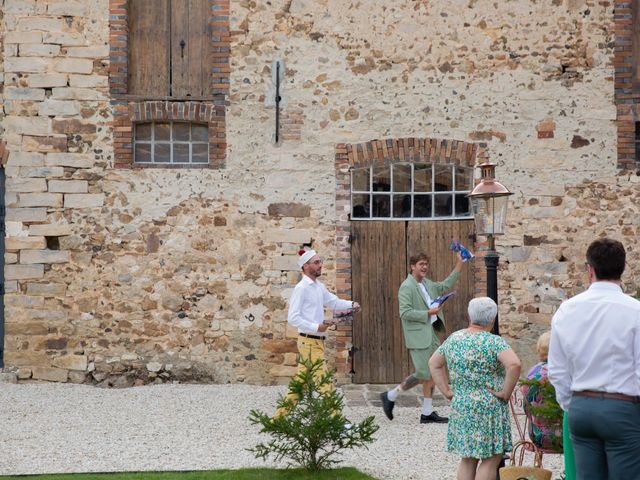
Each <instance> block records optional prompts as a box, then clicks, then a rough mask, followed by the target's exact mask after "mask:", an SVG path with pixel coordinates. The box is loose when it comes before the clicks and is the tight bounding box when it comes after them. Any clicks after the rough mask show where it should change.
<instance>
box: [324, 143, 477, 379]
mask: <svg viewBox="0 0 640 480" xmlns="http://www.w3.org/2000/svg"><path fill="white" fill-rule="evenodd" d="M486 146H487V144H486V143H468V142H463V141H459V140H451V139H447V140H441V139H430V138H400V139H385V140H372V141H369V142H364V143H358V144H345V143H339V144H337V145H336V148H335V175H336V219H337V221H336V293H337V294H338V296H340V297H342V298H351V245H350V244H349V236H350V234H351V221H350V219H349V213H350V212H351V174H350V172H351V169H353V168H361V167H370V166H375V165H380V166H382V165H393V164H395V163H436V164H446V165H450V164H452V165H459V166H466V167H474V166H475V165H476V164H477V163H482V162H485V161H488V158H487V150H486ZM411 221H420V220H411ZM479 247H480V245H479V244H477V243H476V244H474V250H475V253H476V256H477V257H478V260H477V261H476V262H474V264H475V265H476V267H474V271H473V274H474V276H475V286H476V294H477V293H479V292H480V291H485V290H486V280H484V279H485V278H486V275H480V272H478V271H476V269H477V266H478V265H484V264H483V262H482V258H483V257H484V252H483V251H482V250H481V249H480V248H479ZM337 329H338V330H339V336H338V337H337V339H336V344H335V345H336V365H335V368H336V379H337V381H338V383H351V377H350V375H349V371H350V369H351V367H350V359H349V355H348V351H349V349H350V348H351V345H352V343H353V329H352V325H351V324H350V323H347V324H345V325H338V327H337Z"/></svg>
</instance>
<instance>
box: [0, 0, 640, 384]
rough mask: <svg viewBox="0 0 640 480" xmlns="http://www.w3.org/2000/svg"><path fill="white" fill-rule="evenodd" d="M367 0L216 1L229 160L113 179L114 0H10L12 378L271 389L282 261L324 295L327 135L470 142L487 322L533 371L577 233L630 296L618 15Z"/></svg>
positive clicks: (599, 9)
mask: <svg viewBox="0 0 640 480" xmlns="http://www.w3.org/2000/svg"><path fill="white" fill-rule="evenodd" d="M362 5H363V4H362V3H361V2H354V1H351V0H315V1H312V0H286V1H285V0H272V1H271V2H257V1H252V0H242V1H238V2H231V15H230V24H231V83H230V94H229V96H228V106H227V111H226V129H227V130H226V135H227V151H226V160H225V166H224V168H222V169H220V170H211V169H206V170H201V169H181V170H166V169H143V170H136V169H134V170H129V169H115V168H113V167H114V165H113V163H114V157H113V153H114V152H113V145H114V135H115V132H114V130H113V127H112V120H113V118H112V114H113V112H112V110H111V107H110V105H109V88H108V67H109V25H108V22H109V15H108V13H109V2H108V0H83V1H81V0H73V1H71V0H66V1H62V0H5V2H4V9H3V11H4V18H3V19H2V25H3V29H4V31H5V32H6V34H5V42H4V47H3V54H2V55H1V56H0V60H2V59H3V60H4V67H5V71H6V73H5V77H4V78H5V88H4V95H5V102H4V115H5V117H4V119H1V121H2V128H4V129H5V139H6V142H7V148H8V150H9V151H10V156H9V161H8V165H7V168H6V173H7V187H8V192H7V196H6V203H7V215H8V217H7V232H8V233H7V235H8V238H7V255H6V259H7V263H8V265H7V267H6V270H5V273H6V275H7V295H6V305H7V307H6V312H5V317H6V339H5V344H6V350H7V352H6V358H5V360H6V363H7V364H8V365H9V367H10V368H15V369H18V372H19V376H20V377H21V378H23V379H36V380H58V381H72V382H90V383H102V384H107V385H122V386H124V385H131V384H133V383H136V382H137V383H145V382H150V381H164V380H174V379H176V380H181V381H208V382H243V381H244V382H249V383H283V382H286V381H288V379H289V377H290V375H291V374H292V373H293V371H294V369H295V332H294V331H293V330H292V329H290V328H288V327H287V325H286V306H287V300H288V297H289V295H290V292H291V289H292V287H293V286H294V285H295V283H296V281H297V279H298V272H297V269H296V266H295V252H296V251H297V249H298V248H300V246H302V245H311V246H313V247H314V248H316V249H317V250H319V251H320V252H321V253H322V254H323V255H324V256H325V257H327V260H328V261H327V263H326V265H325V270H326V283H327V284H328V286H329V287H331V288H333V287H335V286H336V267H337V262H336V260H337V252H338V251H339V245H338V240H337V239H336V221H337V220H340V219H343V217H344V215H345V213H346V212H345V211H344V207H345V206H344V205H343V204H340V205H339V206H338V207H339V209H338V210H336V201H335V195H336V171H335V154H336V150H335V149H336V145H337V144H355V143H362V142H368V141H371V140H374V139H387V138H439V139H456V140H461V141H465V142H470V143H472V142H482V143H485V144H486V154H487V156H488V158H489V159H490V160H493V161H496V162H497V163H498V165H499V166H498V170H497V172H498V175H499V178H500V180H501V181H502V182H503V183H504V184H505V185H507V186H509V187H510V188H511V189H512V190H513V191H514V192H515V195H514V196H513V201H512V210H511V212H510V217H509V224H510V225H509V232H508V234H507V235H506V236H505V237H504V238H501V239H499V240H498V248H499V251H500V253H501V258H502V263H501V267H500V277H499V282H500V284H499V286H500V296H501V297H500V298H501V324H502V328H503V330H504V331H505V332H506V334H507V336H508V338H509V340H510V341H512V342H513V344H514V346H515V347H516V349H517V350H518V351H519V353H521V355H522V356H523V357H524V358H525V359H526V361H527V362H528V363H531V362H532V361H533V356H532V346H533V345H534V344H535V340H536V338H537V335H538V333H539V332H540V331H542V330H544V329H546V328H548V324H549V320H550V318H551V315H552V313H553V311H554V310H555V308H557V306H558V304H559V303H560V301H562V300H563V299H564V298H566V297H567V296H569V295H571V294H573V293H575V292H577V291H579V290H580V289H581V288H583V287H584V285H583V283H584V281H585V280H586V277H585V275H584V274H583V273H582V272H581V271H580V268H581V266H582V264H583V252H584V250H585V248H586V245H588V243H589V242H590V241H591V240H592V238H593V237H595V236H598V235H601V234H605V233H606V234H610V235H612V236H615V237H617V238H621V239H623V240H624V241H625V244H626V245H627V247H628V249H629V250H630V261H629V265H630V269H631V272H629V275H628V276H627V278H626V280H627V286H628V287H629V288H630V289H633V290H635V288H634V287H635V285H634V284H635V277H634V275H635V274H636V273H637V272H638V269H639V267H638V266H637V265H638V264H639V263H638V262H637V260H638V258H637V256H638V253H637V250H636V247H635V243H636V242H634V240H635V237H636V235H637V234H638V220H637V218H640V217H638V215H637V213H638V212H637V205H638V198H637V197H638V177H636V176H635V174H633V173H623V172H620V173H619V171H618V167H617V157H616V125H615V118H616V107H615V103H614V98H613V75H614V71H613V67H612V58H613V44H612V42H613V40H614V28H613V21H614V17H613V7H612V6H611V5H610V4H609V3H608V2H592V1H586V0H545V1H539V2H489V1H487V0H472V1H464V2H463V1H457V0H456V1H453V2H451V1H447V2H445V1H440V0H437V1H430V2H426V1H422V0H403V1H400V2H391V3H390V2H388V1H383V0H370V1H368V2H367V6H366V8H364V7H363V6H362ZM275 58H282V59H284V61H285V65H286V72H285V82H284V85H283V92H282V95H283V101H284V104H283V111H282V119H283V125H282V132H281V133H282V138H283V142H282V144H281V145H278V146H276V145H273V143H272V137H273V134H274V128H275V111H274V108H273V107H272V106H271V105H272V104H273V102H272V100H271V99H270V98H269V95H271V94H272V92H273V86H272V84H271V77H272V76H271V71H270V68H271V65H272V62H273V60H274V59H275ZM340 266H342V264H340ZM341 281H342V280H341ZM347 287H348V285H342V286H341V288H343V289H344V290H348V288H347ZM334 342H335V341H334V340H333V339H332V340H331V341H330V342H329V350H330V351H331V352H334V351H335V348H334ZM342 352H343V353H344V351H342ZM330 357H332V358H333V355H330ZM337 358H338V360H337V364H338V366H342V368H341V373H340V381H349V377H348V375H347V373H346V369H345V368H344V365H345V362H346V356H345V355H343V354H340V355H338V357H337Z"/></svg>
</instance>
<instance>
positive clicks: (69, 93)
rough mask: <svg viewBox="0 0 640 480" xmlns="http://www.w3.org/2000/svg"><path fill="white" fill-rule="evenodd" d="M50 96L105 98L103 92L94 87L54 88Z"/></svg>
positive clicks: (58, 98)
mask: <svg viewBox="0 0 640 480" xmlns="http://www.w3.org/2000/svg"><path fill="white" fill-rule="evenodd" d="M51 98H52V99H54V100H105V99H106V98H107V97H106V96H105V94H104V93H103V92H101V91H100V90H97V89H95V88H73V87H60V88H54V89H53V93H52V95H51Z"/></svg>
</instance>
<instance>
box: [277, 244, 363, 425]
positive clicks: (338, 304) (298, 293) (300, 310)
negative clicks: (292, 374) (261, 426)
mask: <svg viewBox="0 0 640 480" xmlns="http://www.w3.org/2000/svg"><path fill="white" fill-rule="evenodd" d="M298 254H299V255H300V258H299V259H298V266H299V267H300V268H302V273H303V275H302V279H301V280H300V281H299V282H298V284H297V285H296V286H295V288H294V289H293V294H292V295H291V300H290V303H289V314H288V316H287V321H288V322H289V323H290V324H291V325H293V326H294V327H297V328H298V353H299V363H298V372H300V371H302V370H303V369H304V368H305V367H304V365H303V364H302V361H303V360H305V359H308V360H311V361H312V362H315V361H317V360H320V359H321V360H324V341H325V338H326V336H327V329H328V328H329V327H330V326H331V325H333V324H334V322H332V321H330V320H329V321H325V319H324V307H327V308H330V309H331V310H333V311H336V310H352V311H354V312H357V311H359V310H360V305H359V304H358V302H352V301H349V300H342V299H340V298H338V297H337V296H335V295H334V294H333V293H330V292H329V291H328V290H327V287H325V286H324V284H323V283H322V282H321V281H320V280H318V277H320V275H322V259H321V258H320V257H319V256H318V255H317V253H316V252H315V250H306V251H305V250H300V251H299V252H298ZM325 371H326V367H325V364H324V363H323V364H322V367H321V368H320V369H318V372H317V377H320V376H321V375H323V374H324V373H325ZM327 388H331V386H328V387H327ZM287 397H288V398H291V399H293V400H294V401H295V400H297V396H296V395H295V394H294V393H292V392H289V393H288V394H287ZM286 413H287V412H286V411H285V410H284V409H279V410H278V411H277V412H276V415H275V416H276V417H280V416H282V415H284V414H286Z"/></svg>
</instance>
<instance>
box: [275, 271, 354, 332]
mask: <svg viewBox="0 0 640 480" xmlns="http://www.w3.org/2000/svg"><path fill="white" fill-rule="evenodd" d="M323 306H325V307H329V308H331V309H332V310H346V309H349V308H351V307H352V306H353V302H351V301H349V300H341V299H339V298H338V297H336V296H335V295H334V294H333V293H330V292H329V290H327V287H325V286H324V284H323V283H322V282H321V281H320V280H315V281H313V280H311V279H310V278H309V277H308V276H306V275H303V276H302V280H300V281H299V282H298V284H297V285H296V286H295V288H294V289H293V294H291V301H290V303H289V315H288V316H287V320H288V321H289V323H290V324H291V325H293V326H294V327H298V332H299V333H308V334H310V335H319V336H322V337H324V336H326V333H325V332H318V327H319V326H320V325H322V322H323V321H324V309H323Z"/></svg>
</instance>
